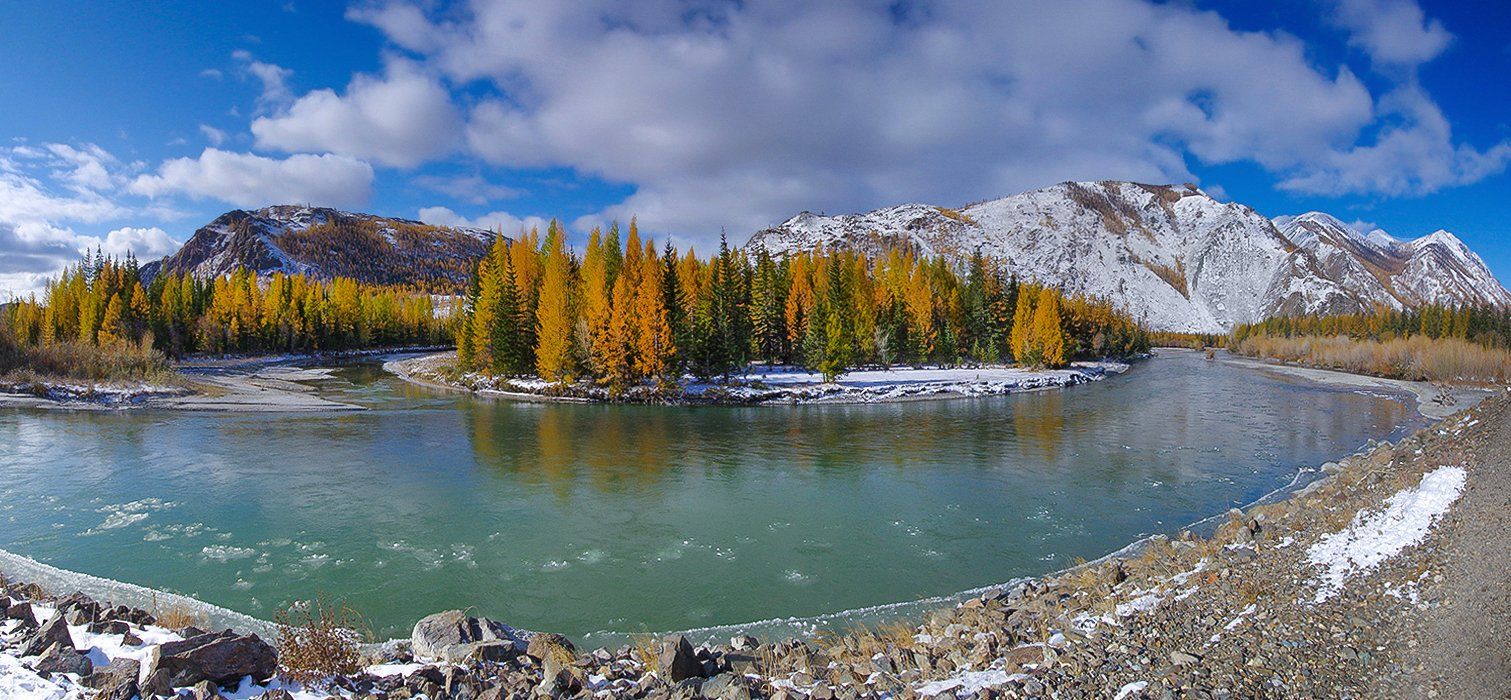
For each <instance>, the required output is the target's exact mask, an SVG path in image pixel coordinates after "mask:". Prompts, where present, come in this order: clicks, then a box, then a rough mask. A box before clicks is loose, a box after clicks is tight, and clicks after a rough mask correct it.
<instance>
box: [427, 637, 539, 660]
mask: <svg viewBox="0 0 1511 700" xmlns="http://www.w3.org/2000/svg"><path fill="white" fill-rule="evenodd" d="M519 654H520V651H519V644H518V643H516V642H507V641H498V640H494V641H488V642H473V643H471V644H453V645H451V646H448V647H445V648H443V649H441V659H440V660H442V661H446V662H449V663H454V664H474V663H479V662H484V661H486V662H490V663H503V662H505V661H510V660H512V659H514V658H515V657H517V656H519Z"/></svg>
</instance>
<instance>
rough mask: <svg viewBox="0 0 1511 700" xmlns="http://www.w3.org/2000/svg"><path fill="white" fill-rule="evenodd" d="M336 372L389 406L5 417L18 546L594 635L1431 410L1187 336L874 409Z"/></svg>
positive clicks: (10, 515)
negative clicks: (1081, 377)
mask: <svg viewBox="0 0 1511 700" xmlns="http://www.w3.org/2000/svg"><path fill="white" fill-rule="evenodd" d="M319 386H320V391H321V395H322V396H325V397H328V398H331V399H334V400H337V401H345V402H351V403H357V404H360V405H363V406H366V407H369V408H370V409H371V410H368V411H362V412H348V413H330V414H234V413H230V414H227V413H193V412H175V411H166V410H150V409H149V410H130V411H115V412H109V411H78V412H70V411H57V410H39V409H20V408H12V409H0V548H3V549H7V550H10V551H11V552H15V553H17V554H21V555H25V556H28V557H32V558H35V559H37V560H40V561H43V562H46V563H48V564H52V565H54V566H58V567H62V568H64V569H70V570H74V571H80V572H85V573H89V574H94V575H97V576H103V577H107V578H111V579H116V580H120V581H127V582H130V583H134V584H140V585H143V586H148V587H152V588H158V589H165V590H173V591H178V592H182V593H186V594H189V595H192V596H194V597H197V598H199V599H202V600H205V601H208V602H211V603H214V604H217V605H221V606H224V607H227V608H230V609H232V610H235V611H239V612H243V613H247V614H250V615H252V616H255V617H260V618H268V617H270V616H271V615H272V613H273V611H274V610H275V609H276V608H277V607H278V606H279V605H281V604H284V603H286V602H288V601H290V600H296V599H304V598H310V597H314V596H326V597H341V598H344V599H345V600H346V601H347V603H348V604H350V605H351V606H352V607H354V608H355V609H357V610H358V611H360V612H361V613H363V614H365V615H366V616H367V617H368V618H369V620H370V622H371V625H372V627H373V630H374V631H375V632H376V633H377V634H378V635H379V636H405V635H407V633H408V628H409V627H410V626H411V625H412V624H413V623H414V621H415V620H416V619H418V618H419V617H421V616H423V615H425V614H428V613H431V612H436V611H439V610H444V609H448V608H462V607H471V608H473V609H474V610H475V611H477V612H478V613H481V614H487V615H489V616H492V617H495V618H497V619H500V620H504V621H506V622H508V623H510V624H513V625H516V626H520V627H525V628H529V629H542V630H552V631H559V632H563V633H566V634H568V635H573V636H583V635H586V634H588V633H590V632H601V631H615V632H639V631H664V630H676V629H690V628H701V627H707V626H712V625H721V624H729V623H742V622H746V621H752V620H762V619H767V618H774V617H799V618H802V617H808V616H814V615H820V614H824V613H833V612H836V611H843V610H850V609H854V608H862V607H865V606H874V605H879V604H885V603H894V602H899V601H908V600H916V599H919V598H925V597H929V596H937V595H943V594H949V593H952V592H956V591H961V590H964V589H969V588H974V587H978V586H984V585H989V584H993V583H997V582H1002V581H1007V580H1010V579H1012V578H1014V577H1018V576H1026V575H1034V574H1042V573H1045V572H1048V571H1052V570H1056V569H1060V568H1063V567H1065V566H1068V565H1071V564H1073V563H1074V562H1075V561H1077V559H1078V558H1081V557H1084V558H1088V559H1089V558H1095V557H1097V556H1100V555H1102V554H1105V553H1107V552H1109V551H1111V550H1114V549H1117V548H1119V547H1121V546H1123V545H1125V544H1127V543H1129V542H1130V541H1132V540H1134V539H1136V538H1138V537H1140V536H1142V535H1145V534H1149V533H1156V532H1173V531H1175V530H1178V529H1179V528H1180V527H1181V526H1183V525H1185V524H1188V523H1190V522H1192V521H1195V520H1198V519H1201V518H1203V517H1206V516H1209V515H1212V514H1215V513H1221V512H1222V511H1224V510H1226V509H1227V508H1229V507H1231V506H1233V505H1237V504H1242V503H1246V502H1249V501H1252V500H1253V499H1255V498H1257V497H1259V496H1261V495H1263V494H1265V493H1267V492H1269V491H1271V490H1273V489H1275V488H1277V487H1280V486H1283V485H1285V484H1286V483H1287V482H1289V481H1290V480H1291V479H1292V477H1293V476H1294V475H1295V473H1296V471H1297V469H1298V468H1300V467H1303V466H1315V465H1317V464H1320V463H1322V462H1324V461H1326V460H1329V459H1334V458H1337V457H1340V456H1342V455H1344V454H1347V453H1349V452H1352V451H1353V450H1355V449H1357V448H1358V447H1360V446H1361V445H1362V444H1363V443H1365V442H1366V441H1367V440H1369V439H1371V438H1374V439H1380V438H1386V437H1389V436H1391V435H1392V434H1393V433H1397V432H1399V431H1400V430H1402V429H1404V427H1405V426H1408V425H1412V424H1415V423H1416V422H1417V421H1419V419H1418V418H1417V417H1416V414H1415V412H1414V411H1413V410H1412V409H1410V408H1409V407H1408V405H1407V404H1405V403H1403V402H1402V401H1401V400H1400V399H1399V398H1397V397H1389V396H1384V395H1379V394H1369V393H1360V392H1350V391H1343V390H1338V389H1332V388H1327V387H1323V386H1320V385H1316V384H1312V383H1309V382H1306V381H1304V380H1300V379H1295V378H1287V377H1283V376H1280V375H1277V374H1274V373H1270V372H1267V371H1263V370H1257V369H1253V368H1246V367H1238V366H1234V365H1230V364H1227V363H1224V362H1220V361H1218V362H1212V361H1206V360H1204V359H1203V358H1202V357H1201V356H1200V355H1198V354H1196V353H1189V352H1167V353H1162V354H1161V355H1160V356H1158V357H1156V358H1154V359H1151V360H1147V361H1142V362H1138V363H1136V364H1135V365H1134V367H1133V369H1132V370H1130V371H1129V372H1127V373H1126V374H1123V375H1121V376H1114V377H1111V378H1108V379H1106V380H1103V381H1100V382H1094V383H1092V384H1088V385H1083V386H1076V387H1072V388H1069V389H1062V390H1051V391H1044V392H1037V393H1031V394H1021V395H1013V396H1004V397H993V398H981V399H954V400H944V401H921V402H911V403H898V404H874V405H843V406H841V405H829V406H823V405H819V406H772V407H739V408H733V407H731V408H726V407H659V406H610V405H580V404H540V403H515V402H510V401H507V400H500V399H488V398H478V397H474V396H471V395H465V394H459V393H448V392H440V391H435V390H431V389H428V388H424V387H419V386H415V385H411V384H408V383H405V382H403V381H400V380H398V379H397V378H395V377H393V376H392V375H389V374H387V373H385V372H383V371H382V369H381V368H380V366H379V364H378V363H377V362H374V361H368V362H363V363H358V364H352V365H347V366H343V367H341V368H340V369H338V370H337V371H336V372H335V378H334V379H332V380H329V381H325V382H321V383H319ZM590 636H595V635H590Z"/></svg>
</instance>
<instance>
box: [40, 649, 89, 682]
mask: <svg viewBox="0 0 1511 700" xmlns="http://www.w3.org/2000/svg"><path fill="white" fill-rule="evenodd" d="M32 668H34V669H36V671H37V673H41V674H43V675H49V676H50V675H52V674H54V673H73V674H77V675H79V676H87V675H89V674H90V673H92V672H94V664H93V663H91V662H90V661H89V657H88V656H85V655H84V654H80V653H79V651H78V650H77V649H74V648H73V642H59V643H57V644H54V645H52V646H50V647H48V648H47V651H44V652H42V656H41V657H40V658H38V659H37V663H35V664H33V666H32Z"/></svg>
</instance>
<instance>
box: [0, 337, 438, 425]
mask: <svg viewBox="0 0 1511 700" xmlns="http://www.w3.org/2000/svg"><path fill="white" fill-rule="evenodd" d="M437 349H440V348H438V347H435V346H417V347H399V348H380V349H368V350H347V351H338V352H322V353H306V354H297V353H295V354H289V353H284V354H278V355H240V356H225V357H194V358H189V359H186V360H184V361H182V362H179V363H177V364H175V365H174V366H173V369H174V371H175V373H176V374H175V376H174V380H175V381H173V382H171V383H147V382H130V383H81V382H69V381H61V380H59V381H30V382H26V383H20V382H13V383H3V382H0V408H49V409H64V410H86V411H87V410H118V409H129V408H158V409H170V410H179V411H212V412H308V411H360V410H364V409H363V408H362V407H361V406H355V405H352V404H345V403H339V402H336V401H329V400H326V399H323V398H320V397H319V396H317V395H316V389H315V388H314V387H313V386H311V385H310V383H311V382H319V381H324V380H328V379H330V378H331V374H330V370H329V369H328V368H312V369H306V368H303V367H300V366H299V365H305V364H316V363H330V362H333V361H340V360H348V359H358V358H364V357H380V356H384V355H397V354H403V353H414V352H432V351H434V350H437Z"/></svg>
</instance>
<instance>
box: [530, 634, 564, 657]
mask: <svg viewBox="0 0 1511 700" xmlns="http://www.w3.org/2000/svg"><path fill="white" fill-rule="evenodd" d="M553 649H564V650H566V652H567V653H568V654H571V655H572V656H576V655H577V646H576V645H574V644H572V640H570V639H567V638H566V637H565V636H563V635H560V634H557V633H555V632H536V633H535V634H532V635H530V644H529V645H528V646H527V647H526V648H525V653H526V654H529V655H530V657H531V658H533V659H535V660H536V661H544V660H546V658H547V657H549V656H551V655H552V650H553Z"/></svg>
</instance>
